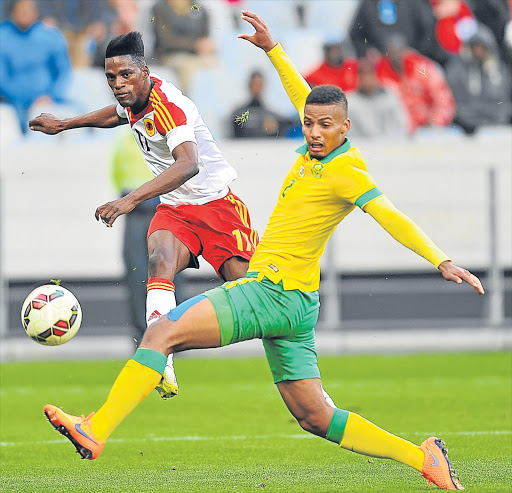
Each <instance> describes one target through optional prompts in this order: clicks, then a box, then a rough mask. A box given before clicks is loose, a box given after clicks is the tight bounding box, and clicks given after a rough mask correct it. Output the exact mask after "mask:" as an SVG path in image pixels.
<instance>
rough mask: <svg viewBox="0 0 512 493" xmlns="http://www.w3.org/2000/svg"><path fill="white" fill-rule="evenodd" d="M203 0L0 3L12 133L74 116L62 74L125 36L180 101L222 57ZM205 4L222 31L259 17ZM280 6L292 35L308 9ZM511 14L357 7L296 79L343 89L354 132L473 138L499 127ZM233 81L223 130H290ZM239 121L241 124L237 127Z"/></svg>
mask: <svg viewBox="0 0 512 493" xmlns="http://www.w3.org/2000/svg"><path fill="white" fill-rule="evenodd" d="M354 1H355V0H354ZM354 1H352V3H354ZM205 3H207V4H208V8H204V7H203V6H202V4H201V1H197V2H195V1H193V0H38V1H35V0H2V1H1V8H0V21H1V23H0V107H1V106H2V104H7V105H10V106H11V107H12V108H14V109H15V112H16V114H17V117H18V120H19V125H20V129H21V132H22V133H26V132H27V122H28V118H29V115H30V113H31V112H33V111H34V108H37V107H38V105H41V104H48V103H51V104H54V105H68V106H69V107H71V108H73V109H79V107H80V106H79V103H80V101H76V100H73V99H70V96H69V94H68V88H69V85H70V79H71V77H72V75H73V72H74V71H76V70H78V69H81V68H83V67H97V70H100V69H101V68H103V66H104V54H105V47H106V45H107V43H108V42H109V40H110V39H112V38H113V37H115V36H118V35H120V34H123V33H127V32H130V31H132V30H139V31H142V33H143V36H144V39H145V43H146V54H147V59H148V62H150V63H149V65H150V68H151V64H152V63H155V64H158V65H160V66H166V67H169V68H170V69H172V70H173V72H174V73H175V74H176V81H175V82H176V84H177V85H178V87H179V88H180V89H181V90H182V91H183V92H184V93H185V94H189V93H190V87H191V85H192V84H193V81H194V77H195V74H196V73H197V71H198V70H199V69H214V68H215V67H216V66H218V65H219V54H222V50H224V49H225V46H222V44H220V43H218V41H216V38H215V36H213V33H212V30H213V29H214V27H212V8H215V4H216V2H213V1H212V0H210V1H208V2H205ZM217 3H218V4H219V5H220V4H222V5H223V8H224V9H227V10H226V11H228V12H230V15H229V16H228V17H227V18H224V19H225V23H226V28H227V26H229V28H230V29H235V30H236V29H239V30H240V29H245V28H246V26H241V24H240V20H239V15H240V10H241V9H242V8H252V9H253V10H255V11H256V13H259V12H258V4H257V2H254V1H252V2H249V1H247V0H218V1H217ZM270 3H272V2H264V1H262V2H261V4H266V5H267V6H268V4H270ZM276 3H277V2H276ZM346 4H347V2H345V1H335V0H332V2H330V4H329V5H330V8H333V9H336V8H339V9H343V8H344V5H346ZM284 8H286V9H288V12H287V14H288V15H289V16H290V18H293V19H295V22H296V30H297V32H298V33H299V34H300V32H301V30H305V29H306V25H307V16H308V15H310V14H311V12H312V9H315V1H314V0H304V1H301V0H287V1H285V2H280V3H279V9H280V12H279V14H280V15H283V12H282V9H284ZM511 12H512V0H485V1H482V0H360V1H359V2H357V6H356V8H355V9H354V10H353V14H351V15H352V18H351V19H350V21H349V22H348V23H347V26H348V28H347V27H345V28H342V27H341V26H340V28H339V30H338V31H336V30H334V31H331V30H329V31H327V30H326V32H324V33H323V34H322V36H323V39H322V47H323V59H321V60H318V63H317V64H316V66H311V67H309V68H308V69H307V70H303V75H304V77H305V78H306V80H307V81H308V83H309V84H310V85H311V86H315V85H319V84H334V85H337V86H339V87H341V88H342V89H343V90H344V91H346V92H347V95H348V98H349V116H350V117H351V120H352V130H351V132H352V133H354V134H357V135H362V136H366V137H372V136H406V135H411V134H414V133H415V132H417V130H418V129H420V128H425V127H451V128H453V127H455V128H457V129H459V130H460V131H461V132H464V133H466V134H473V133H474V132H475V131H476V130H477V129H478V128H479V127H481V126H489V125H490V126H494V125H505V124H510V123H511V118H512V82H511V67H512V24H511ZM261 15H264V17H265V20H266V21H267V22H268V23H269V25H270V26H271V28H272V31H273V34H274V36H275V38H276V39H279V27H280V26H279V23H278V22H277V21H275V20H274V22H273V19H272V18H268V15H270V16H272V11H271V10H269V9H266V10H265V14H263V13H262V14H261ZM317 27H320V28H321V26H317ZM215 29H221V27H219V26H216V27H215ZM240 32H242V31H240ZM320 32H321V31H320ZM285 49H287V47H286V46H285ZM149 55H150V56H151V61H150V59H149ZM294 61H295V62H296V63H297V62H298V60H294ZM245 77H246V78H248V82H247V89H246V90H247V93H246V96H245V99H246V102H245V104H243V105H241V106H238V105H237V106H236V107H235V106H234V107H232V108H231V109H230V117H229V118H230V123H229V129H228V132H227V133H228V134H229V135H231V136H233V137H269V136H270V137H275V136H282V135H291V129H293V127H294V126H295V127H297V121H296V120H294V118H293V117H291V116H289V115H285V116H282V115H279V114H278V113H276V112H275V111H273V110H272V109H270V108H269V107H268V106H267V104H266V103H265V98H264V94H265V87H266V85H265V76H264V74H263V73H262V72H260V71H258V70H254V71H252V72H251V73H247V74H245ZM75 98H76V95H75ZM229 104H230V101H226V102H225V105H227V106H228V109H229ZM200 110H202V111H204V110H203V108H200ZM246 112H248V113H247V114H248V115H250V116H249V118H248V119H247V121H245V122H240V120H239V119H238V120H237V117H240V116H241V115H243V114H244V113H246Z"/></svg>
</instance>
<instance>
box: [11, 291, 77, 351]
mask: <svg viewBox="0 0 512 493" xmlns="http://www.w3.org/2000/svg"><path fill="white" fill-rule="evenodd" d="M21 322H22V324H23V328H24V329H25V332H26V333H27V335H28V336H29V337H30V338H31V339H32V340H34V341H36V342H38V343H39V344H43V345H45V346H58V345H59V344H64V343H65V342H68V341H69V340H70V339H71V338H73V337H74V336H75V335H76V333H77V332H78V329H79V328H80V324H81V323H82V309H81V308H80V303H78V300H77V299H76V298H75V296H74V295H73V293H71V291H69V290H67V289H66V288H63V287H62V286H57V285H56V284H45V285H44V286H39V287H38V288H36V289H34V291H32V292H31V293H30V294H29V295H28V296H27V297H26V298H25V301H24V302H23V307H22V308H21Z"/></svg>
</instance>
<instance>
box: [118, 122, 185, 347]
mask: <svg viewBox="0 0 512 493" xmlns="http://www.w3.org/2000/svg"><path fill="white" fill-rule="evenodd" d="M110 164H111V166H110V175H111V178H112V183H113V185H114V188H115V189H116V191H117V192H118V194H119V196H120V197H124V196H125V195H127V194H128V193H130V192H131V191H132V190H135V189H136V188H138V187H140V186H141V185H142V184H143V183H146V182H147V181H150V180H152V179H153V175H152V174H151V172H150V171H149V168H148V167H147V165H146V161H145V160H144V158H143V156H142V154H141V153H140V152H139V146H138V145H137V142H136V141H135V139H134V138H133V133H132V132H131V130H130V129H129V128H123V129H121V130H120V131H119V133H118V134H117V135H116V138H115V140H114V143H113V145H112V154H111V159H110ZM159 203H160V200H159V198H158V197H156V198H154V199H150V200H146V201H145V202H142V203H140V204H139V205H138V206H137V207H135V209H133V211H131V212H130V213H128V214H127V215H126V219H125V229H124V237H123V260H124V266H125V276H126V283H127V286H128V292H129V305H130V311H131V319H132V325H133V327H134V329H135V332H134V334H133V335H134V339H135V340H136V341H137V342H140V341H141V340H142V336H143V335H144V332H145V330H146V302H145V301H146V281H147V278H148V247H147V234H148V228H149V223H150V222H151V219H152V218H153V216H154V215H155V212H156V206H157V205H158V204H159ZM176 281H177V280H176V279H175V281H174V283H175V285H176V286H177V282H176ZM176 296H177V294H176Z"/></svg>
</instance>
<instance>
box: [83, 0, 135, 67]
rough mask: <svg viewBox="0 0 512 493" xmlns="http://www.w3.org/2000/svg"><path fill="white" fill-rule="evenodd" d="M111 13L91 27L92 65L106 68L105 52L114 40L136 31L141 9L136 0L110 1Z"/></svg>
mask: <svg viewBox="0 0 512 493" xmlns="http://www.w3.org/2000/svg"><path fill="white" fill-rule="evenodd" d="M109 7H110V12H109V13H108V14H107V13H105V15H104V16H103V18H102V19H101V20H98V21H97V22H95V23H94V24H92V25H91V26H90V27H89V35H90V37H91V47H90V48H91V50H90V51H91V65H93V66H95V67H100V68H102V69H104V68H105V50H106V48H107V44H108V43H109V41H110V40H111V39H112V38H115V37H117V36H120V35H121V34H127V33H129V32H131V31H135V29H136V23H137V14H138V13H139V7H138V5H137V2H136V1H135V0H109Z"/></svg>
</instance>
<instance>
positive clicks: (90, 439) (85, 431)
mask: <svg viewBox="0 0 512 493" xmlns="http://www.w3.org/2000/svg"><path fill="white" fill-rule="evenodd" d="M44 414H45V415H46V417H47V418H48V421H49V422H50V424H51V425H52V426H53V427H54V428H55V429H56V430H57V431H58V432H59V433H60V434H61V435H64V436H65V437H66V438H67V439H68V440H69V441H70V442H71V443H72V444H73V445H74V446H75V448H76V451H77V452H78V453H79V454H80V455H81V456H82V459H89V460H93V459H96V457H98V455H100V454H101V451H102V450H103V447H104V446H105V442H100V441H98V440H96V439H95V438H94V435H93V433H92V430H91V416H92V415H93V414H94V413H91V414H89V416H87V418H86V417H85V416H84V415H83V414H82V416H81V417H78V416H73V415H71V414H67V413H65V412H64V411H63V410H62V409H59V408H58V407H56V406H52V405H51V404H47V405H46V406H44Z"/></svg>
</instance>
